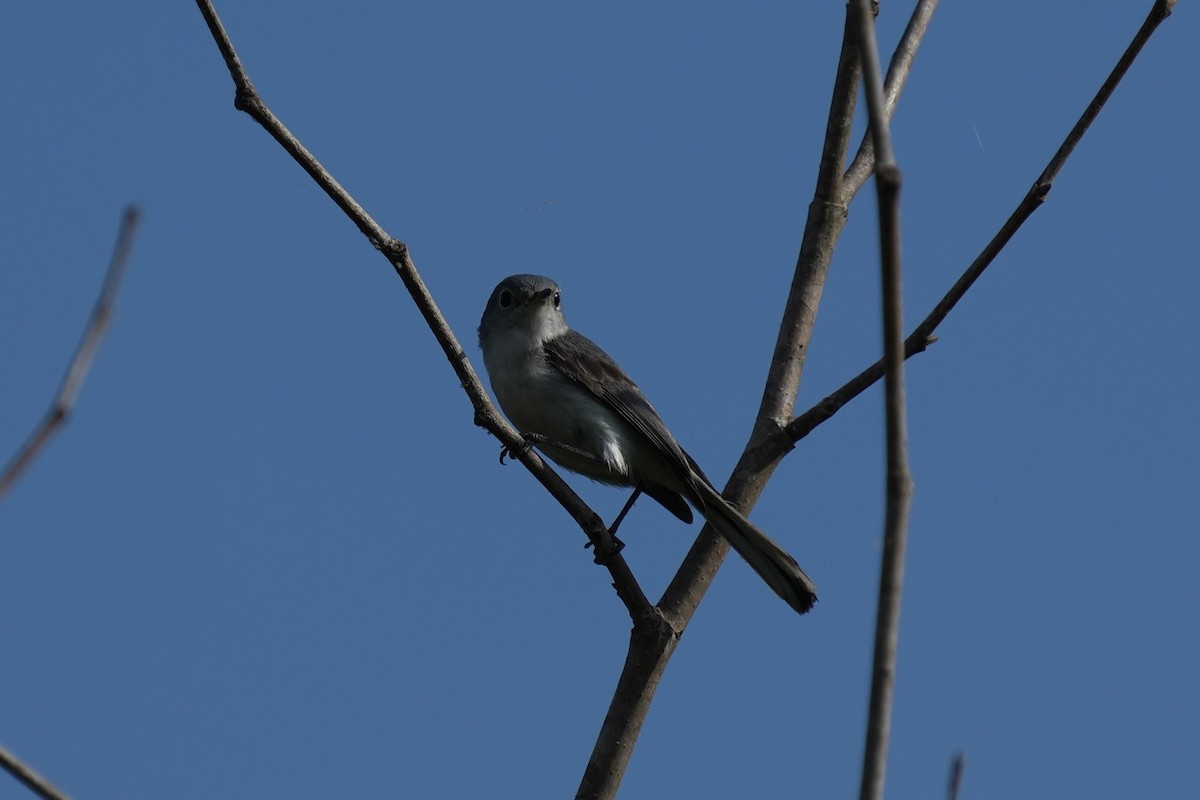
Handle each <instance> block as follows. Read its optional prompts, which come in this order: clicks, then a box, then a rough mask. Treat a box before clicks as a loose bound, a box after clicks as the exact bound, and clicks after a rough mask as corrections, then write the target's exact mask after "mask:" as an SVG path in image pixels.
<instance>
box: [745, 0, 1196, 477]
mask: <svg viewBox="0 0 1200 800" xmlns="http://www.w3.org/2000/svg"><path fill="white" fill-rule="evenodd" d="M1174 6H1175V3H1174V0H1157V2H1155V3H1154V6H1153V8H1151V10H1150V14H1149V16H1147V18H1146V21H1145V22H1143V23H1142V26H1141V28H1140V29H1139V30H1138V32H1137V34H1136V35H1135V36H1134V37H1133V40H1132V41H1131V42H1130V43H1129V46H1128V47H1127V48H1126V49H1125V52H1124V53H1123V54H1122V55H1121V58H1120V60H1118V61H1117V64H1116V66H1115V67H1113V69H1112V72H1111V73H1110V74H1109V76H1108V78H1107V80H1105V81H1104V84H1103V85H1102V86H1101V87H1100V91H1098V92H1097V93H1096V96H1095V97H1094V98H1093V99H1092V102H1091V103H1089V104H1088V107H1087V108H1086V109H1085V110H1084V112H1083V114H1082V115H1081V116H1080V118H1079V120H1078V121H1077V122H1076V123H1075V125H1074V127H1072V128H1071V132H1070V133H1069V134H1067V137H1066V139H1064V140H1063V143H1062V144H1061V145H1060V146H1059V148H1058V150H1057V151H1056V152H1055V153H1054V156H1053V157H1052V158H1051V159H1050V162H1049V163H1048V164H1047V165H1046V168H1045V169H1044V170H1042V174H1041V175H1039V176H1038V178H1037V180H1035V181H1034V182H1033V186H1032V187H1031V188H1030V189H1029V191H1028V192H1027V193H1026V194H1025V197H1024V198H1022V199H1021V202H1020V203H1019V204H1018V205H1017V208H1016V209H1015V210H1014V211H1013V212H1012V214H1011V215H1010V216H1009V218H1008V219H1007V220H1006V221H1005V222H1004V224H1003V225H1002V226H1001V227H1000V230H999V231H997V232H996V235H995V236H993V237H992V240H991V241H990V242H988V244H987V246H986V247H984V249H983V251H982V252H980V254H979V255H978V256H976V258H975V260H974V261H972V262H971V264H970V266H968V267H967V269H966V271H965V272H964V273H963V274H962V276H961V277H959V279H958V280H957V281H956V282H955V283H954V285H953V286H952V287H951V288H950V290H949V291H948V292H946V294H945V296H944V297H942V299H941V300H940V301H939V302H938V304H937V305H936V306H934V308H933V310H932V311H930V312H929V314H928V315H927V316H926V317H925V319H924V320H922V321H921V324H919V325H918V326H917V327H916V328H915V329H913V332H912V333H910V334H909V335H908V338H907V339H906V340H905V343H904V345H905V346H904V353H905V357H906V358H908V357H911V356H913V355H916V354H917V353H920V352H923V351H924V350H925V349H926V348H927V347H928V346H929V345H931V344H933V343H934V342H935V341H937V337H935V336H934V335H933V333H934V331H935V330H937V327H938V325H940V324H941V323H942V321H943V320H945V319H946V317H947V316H949V314H950V311H951V310H952V309H953V308H954V307H955V306H956V305H957V304H958V301H959V300H961V299H962V298H963V296H964V295H966V293H967V291H968V290H969V289H970V288H971V287H972V286H973V285H974V284H975V281H976V280H978V279H979V276H980V275H982V274H983V271H984V270H985V269H987V268H988V266H990V265H991V263H992V261H994V260H995V258H996V256H997V255H999V253H1000V251H1001V250H1003V249H1004V246H1005V245H1007V244H1008V242H1009V240H1011V239H1012V237H1013V236H1014V235H1016V232H1017V231H1018V230H1019V229H1020V227H1021V226H1022V225H1023V224H1024V223H1025V220H1027V219H1029V217H1030V216H1032V215H1033V212H1034V211H1036V210H1037V209H1038V208H1039V207H1040V206H1041V204H1042V203H1043V202H1044V201H1045V199H1046V196H1047V195H1048V194H1049V193H1050V188H1051V185H1052V184H1053V181H1054V179H1055V178H1056V177H1058V173H1059V172H1060V171H1062V168H1063V166H1064V165H1065V164H1066V162H1067V159H1068V158H1069V157H1070V155H1071V152H1072V151H1073V150H1074V149H1075V146H1076V145H1077V144H1078V143H1079V140H1080V139H1081V138H1083V135H1084V133H1085V132H1086V131H1087V129H1088V127H1089V126H1090V125H1091V124H1092V122H1093V121H1094V120H1095V119H1096V117H1097V116H1099V114H1100V111H1101V109H1103V107H1104V104H1105V103H1107V102H1108V99H1109V98H1110V97H1111V96H1112V93H1113V91H1114V90H1115V89H1116V87H1117V84H1118V83H1120V81H1121V79H1122V78H1123V77H1124V76H1125V73H1126V72H1128V71H1129V68H1130V66H1132V64H1133V61H1134V59H1136V58H1137V56H1138V54H1139V53H1140V52H1141V51H1142V48H1143V47H1144V46H1145V44H1146V42H1147V41H1149V39H1150V36H1151V35H1152V34H1153V33H1154V31H1155V30H1156V29H1157V28H1158V26H1159V24H1160V23H1162V21H1163V20H1165V19H1166V18H1167V17H1169V16H1170V15H1171V10H1172V9H1173V8H1174ZM882 377H883V360H882V359H881V360H879V361H876V362H875V363H874V364H872V365H871V366H869V367H867V368H866V369H865V370H863V371H862V372H860V373H859V374H858V375H856V376H855V377H853V378H851V379H850V380H849V381H847V382H846V383H845V384H844V385H843V386H842V387H840V388H839V389H838V390H837V391H835V392H833V393H832V394H830V395H828V396H826V397H824V398H823V399H822V400H821V401H820V402H819V403H817V404H816V405H814V406H813V407H812V408H810V409H808V410H807V411H805V412H804V413H803V414H801V415H800V416H798V417H796V418H795V419H794V420H792V421H791V422H789V423H788V424H787V426H786V427H785V428H784V429H783V430H782V431H779V432H777V433H775V434H772V435H771V436H770V437H769V438H767V439H764V440H762V441H760V442H759V443H758V444H757V445H756V447H755V452H754V457H753V459H752V460H751V462H750V463H751V464H756V463H763V462H769V461H771V460H773V459H777V458H779V457H781V456H782V455H783V454H784V453H786V452H788V451H789V450H790V449H791V448H792V447H793V446H794V444H795V443H796V442H798V441H799V440H800V439H802V438H804V437H805V436H807V435H808V434H809V433H811V432H812V430H813V429H814V428H816V427H817V426H818V425H820V424H821V423H822V422H824V421H825V420H827V419H829V418H830V417H832V416H833V415H834V414H836V413H837V412H838V411H839V410H841V408H842V406H844V405H846V403H848V402H850V401H851V400H853V399H854V398H855V397H857V396H858V395H859V394H861V393H862V392H863V391H865V390H866V389H867V388H868V387H870V386H871V385H872V384H874V383H875V382H876V381H877V380H879V379H880V378H882Z"/></svg>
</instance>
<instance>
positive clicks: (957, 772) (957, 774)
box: [946, 750, 967, 800]
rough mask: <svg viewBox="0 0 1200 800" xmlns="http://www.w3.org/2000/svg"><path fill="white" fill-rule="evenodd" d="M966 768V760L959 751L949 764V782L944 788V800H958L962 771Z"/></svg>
mask: <svg viewBox="0 0 1200 800" xmlns="http://www.w3.org/2000/svg"><path fill="white" fill-rule="evenodd" d="M966 768H967V758H966V756H964V755H963V753H962V751H961V750H959V751H958V752H957V753H956V754H955V755H954V760H953V761H951V762H950V782H949V785H948V786H947V787H946V800H958V792H959V790H960V789H961V788H962V776H963V770H965V769H966Z"/></svg>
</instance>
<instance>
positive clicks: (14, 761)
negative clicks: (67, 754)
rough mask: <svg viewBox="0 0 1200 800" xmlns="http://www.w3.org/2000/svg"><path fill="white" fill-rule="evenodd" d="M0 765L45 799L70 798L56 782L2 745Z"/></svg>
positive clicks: (63, 799)
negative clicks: (60, 789)
mask: <svg viewBox="0 0 1200 800" xmlns="http://www.w3.org/2000/svg"><path fill="white" fill-rule="evenodd" d="M0 767H3V768H4V771H5V772H7V773H8V774H9V775H12V776H13V777H14V778H16V779H17V780H18V781H20V782H21V783H23V784H25V786H26V787H27V788H28V789H29V790H30V791H31V792H33V793H34V794H36V795H37V796H38V797H41V798H44V800H69V798H68V797H67V796H66V795H65V794H63V793H62V792H61V791H59V790H58V789H57V788H56V787H55V786H54V784H52V783H50V781H48V780H46V779H45V778H43V777H42V776H41V775H39V774H37V773H36V772H34V771H33V768H32V767H30V766H28V765H27V764H25V763H24V762H22V761H21V759H19V758H17V757H16V756H15V755H13V754H12V753H10V752H9V751H8V750H5V749H4V747H2V746H0Z"/></svg>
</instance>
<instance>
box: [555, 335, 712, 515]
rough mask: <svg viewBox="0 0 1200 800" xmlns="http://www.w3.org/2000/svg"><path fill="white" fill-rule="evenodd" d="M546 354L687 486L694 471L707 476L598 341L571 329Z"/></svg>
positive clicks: (557, 367) (559, 337) (558, 337)
mask: <svg viewBox="0 0 1200 800" xmlns="http://www.w3.org/2000/svg"><path fill="white" fill-rule="evenodd" d="M545 351H546V359H547V360H548V361H549V362H550V364H551V365H553V366H554V368H555V369H557V370H558V371H559V372H561V373H562V374H563V375H565V376H566V377H568V378H570V379H571V380H572V381H574V382H575V383H577V384H579V385H580V386H582V387H584V388H585V389H587V390H588V391H589V392H591V393H592V394H593V395H594V396H595V397H596V398H598V399H599V400H601V401H602V402H603V403H604V404H605V405H607V406H608V407H609V408H610V409H612V410H613V412H615V413H616V414H617V416H618V417H620V418H621V419H622V420H624V421H625V422H626V423H628V424H629V427H631V428H632V429H633V430H635V431H637V432H638V433H639V434H641V435H642V436H643V437H645V439H646V441H647V442H649V443H650V444H651V445H652V446H653V447H654V449H655V450H657V451H658V452H659V453H662V455H663V457H664V458H665V459H666V460H667V461H668V462H669V463H670V464H671V466H672V468H673V469H674V471H675V472H676V473H677V474H678V475H679V478H680V481H681V482H682V483H683V484H684V485H687V484H690V483H691V480H692V478H691V473H692V470H693V469H695V472H696V474H698V475H701V477H703V474H702V473H701V472H700V470H699V468H698V467H694V464H695V462H694V461H692V459H691V458H690V457H689V456H688V454H687V453H685V452H683V448H682V447H680V446H679V443H678V442H676V441H675V437H674V436H672V435H671V432H670V431H668V430H667V426H666V425H664V424H663V421H662V420H661V419H659V417H658V413H657V412H656V411H655V410H654V407H653V406H651V405H650V401H649V400H647V399H646V396H645V395H643V394H642V392H641V390H640V389H638V387H637V384H635V383H634V382H633V381H632V380H631V379H630V378H629V376H628V375H627V374H625V370H623V369H621V367H620V366H619V365H618V364H617V362H615V361H613V360H612V358H610V357H609V355H608V353H605V352H604V351H603V350H601V349H600V348H599V347H598V346H597V345H596V344H595V342H593V341H592V340H591V339H589V338H587V337H586V336H584V335H582V334H580V333H576V332H575V331H572V330H569V331H567V332H566V333H565V334H563V335H562V336H557V337H555V338H553V339H550V340H549V341H547V342H546V344H545ZM689 494H691V495H695V494H696V493H695V492H694V491H693V492H689ZM697 499H698V498H697Z"/></svg>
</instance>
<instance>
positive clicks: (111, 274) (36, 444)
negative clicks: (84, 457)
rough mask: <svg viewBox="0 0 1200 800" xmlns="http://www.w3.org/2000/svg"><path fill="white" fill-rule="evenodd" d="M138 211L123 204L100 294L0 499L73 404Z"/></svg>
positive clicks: (11, 465)
mask: <svg viewBox="0 0 1200 800" xmlns="http://www.w3.org/2000/svg"><path fill="white" fill-rule="evenodd" d="M139 218H140V213H139V212H138V210H137V208H136V207H135V206H133V205H130V206H126V208H125V212H124V214H122V216H121V227H120V229H119V230H118V232H117V243H116V246H115V247H114V248H113V253H112V258H111V259H110V260H109V263H108V272H107V273H106V274H105V276H104V285H103V286H101V288H100V296H99V297H98V298H97V299H96V305H95V306H94V307H93V308H92V315H91V317H90V318H89V319H88V323H87V327H86V328H84V331H83V337H82V338H81V339H80V340H79V345H78V347H76V349H75V355H74V356H72V357H71V363H70V364H68V365H67V372H66V375H64V376H63V380H62V384H60V385H59V387H58V393H57V394H55V396H54V399H53V400H52V401H51V403H50V408H49V410H48V411H47V412H46V415H45V416H44V417H42V421H41V422H40V423H38V426H37V427H36V428H34V430H33V432H32V433H30V434H29V438H28V439H26V440H25V443H24V444H23V445H21V447H20V449H19V450H17V452H16V454H15V455H13V457H12V459H11V460H10V461H9V462H8V464H7V465H5V467H4V471H3V472H0V499H3V497H4V495H5V494H7V493H8V490H9V489H10V488H12V485H13V484H14V483H16V480H17V478H19V477H20V475H21V473H22V472H24V471H25V468H26V467H28V466H29V465H30V464H31V463H32V462H33V460H34V458H36V457H37V455H38V453H40V452H41V450H42V448H44V447H45V446H46V443H47V442H48V441H50V437H52V436H53V435H54V433H55V432H56V431H57V430H58V429H59V428H60V427H61V426H62V425H63V424H64V423H65V422H66V421H67V417H68V416H69V415H70V413H71V409H73V408H74V407H75V399H76V398H77V397H78V396H79V390H80V388H81V387H82V386H83V381H84V379H85V378H86V377H87V373H88V370H89V369H90V368H91V366H92V360H93V359H94V358H95V357H96V348H97V347H98V346H99V345H100V340H101V338H103V336H104V330H105V328H107V327H108V321H109V319H110V318H111V317H112V310H113V302H114V300H115V299H116V296H117V288H118V286H119V285H120V283H121V277H122V276H123V275H124V274H125V265H126V264H127V263H128V262H129V254H130V252H131V250H132V249H133V235H134V233H135V232H136V230H137V224H138V219H139Z"/></svg>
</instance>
